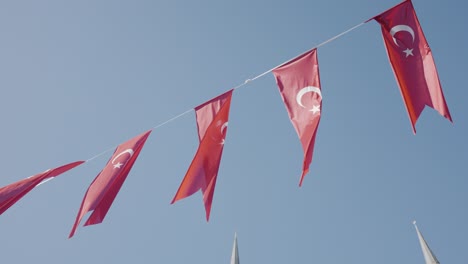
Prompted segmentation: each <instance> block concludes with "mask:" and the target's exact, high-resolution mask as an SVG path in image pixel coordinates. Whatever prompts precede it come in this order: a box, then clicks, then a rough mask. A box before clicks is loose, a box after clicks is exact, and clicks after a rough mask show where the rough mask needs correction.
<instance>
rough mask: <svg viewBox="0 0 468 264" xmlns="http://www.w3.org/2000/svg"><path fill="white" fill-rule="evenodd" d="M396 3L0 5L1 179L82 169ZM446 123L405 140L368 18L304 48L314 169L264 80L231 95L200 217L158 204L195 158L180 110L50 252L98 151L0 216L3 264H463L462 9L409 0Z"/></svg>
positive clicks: (191, 132) (426, 119)
mask: <svg viewBox="0 0 468 264" xmlns="http://www.w3.org/2000/svg"><path fill="white" fill-rule="evenodd" d="M397 3H399V1H398V0H392V1H390V0H385V1H375V0H374V1H370V0H356V1H345V0H317V1H295V0H292V1H276V0H274V1H263V0H260V1H246V0H238V1H203V0H202V1H89V0H86V1H9V2H4V3H3V4H2V5H1V8H0V33H1V41H0V72H1V78H0V87H1V91H2V96H1V97H0V119H1V120H2V130H1V132H0V143H1V145H2V148H3V151H1V152H0V159H1V160H2V175H1V177H0V185H1V186H3V185H7V184H9V183H11V182H14V181H17V180H20V179H23V178H26V177H28V176H30V175H33V174H36V173H38V172H41V171H44V170H45V169H48V168H51V167H56V166H60V165H63V164H65V163H68V162H71V161H75V160H80V159H88V158H91V157H93V156H94V155H96V154H99V153H101V152H102V151H104V150H107V149H109V148H111V149H112V148H113V147H115V146H117V145H118V144H120V143H122V142H124V141H126V140H127V139H130V138H132V137H133V136H136V135H137V134H139V133H141V132H143V131H145V130H147V129H150V128H151V127H154V126H155V125H157V124H159V123H162V122H164V121H166V120H168V119H170V118H171V117H174V116H176V115H178V114H180V113H182V112H184V111H186V110H188V109H190V108H192V107H195V106H196V105H198V104H201V103H203V102H204V101H206V100H209V99H211V98H213V97H215V96H217V95H219V94H220V93H222V92H224V91H227V90H228V89H230V88H232V87H234V86H236V85H238V84H240V83H242V82H243V81H244V80H245V79H247V78H252V77H254V76H256V75H258V74H260V73H262V72H264V71H266V70H268V69H270V68H272V67H274V66H276V65H278V64H280V63H282V62H284V61H286V60H288V59H290V58H292V57H294V56H296V55H298V54H300V53H302V52H304V51H306V50H308V49H310V48H312V47H313V46H315V45H317V44H319V43H321V42H323V41H325V40H326V39H328V38H330V37H332V36H334V35H336V34H338V33H340V32H342V31H344V30H346V29H348V28H350V27H352V26H354V25H356V24H358V23H360V22H362V21H364V20H367V19H368V18H371V17H373V16H374V15H377V14H379V13H380V12H382V11H384V10H386V9H388V8H390V7H392V6H394V5H395V4H397ZM413 4H414V6H415V9H416V12H417V14H418V17H419V20H420V22H421V25H422V28H423V30H424V33H425V35H426V38H427V40H428V42H429V44H430V45H431V48H432V51H433V55H434V58H435V61H436V65H437V68H438V70H439V76H440V79H441V83H442V87H443V90H444V93H445V97H446V100H447V104H448V107H449V109H450V111H451V114H452V117H453V119H454V124H453V125H452V124H451V123H450V122H448V121H447V120H446V119H444V118H443V117H441V116H439V114H438V113H437V112H436V111H434V110H432V109H430V108H426V110H425V111H424V112H423V114H422V115H421V117H420V119H419V121H418V123H417V125H416V129H417V135H416V136H415V135H413V133H412V131H411V126H410V122H409V120H408V117H407V114H406V110H405V108H404V105H403V102H402V99H401V96H400V92H399V90H398V87H397V84H396V82H395V79H394V76H393V72H392V70H391V68H390V65H389V62H388V58H387V55H386V52H385V48H384V44H383V40H382V36H381V33H380V27H379V25H378V24H377V23H376V22H375V21H372V22H370V23H368V24H366V25H364V26H362V27H360V28H358V29H356V30H355V31H353V32H351V33H349V34H348V35H345V36H344V37H342V38H340V39H337V40H335V41H334V42H331V43H329V44H328V45H325V46H323V47H321V48H320V49H319V50H318V59H319V66H320V73H321V83H322V94H323V107H322V120H321V124H320V127H319V129H318V135H317V142H316V145H315V152H314V161H313V163H312V165H311V167H310V173H309V174H308V175H307V176H306V178H305V180H304V184H303V186H302V187H301V188H299V187H298V182H299V176H300V173H301V164H302V148H301V145H300V142H299V139H298V138H297V135H296V133H295V131H294V129H293V127H292V125H291V123H290V121H289V119H288V115H287V113H286V110H285V107H284V105H283V102H282V101H281V98H280V95H279V92H278V88H277V86H276V84H275V81H274V77H273V75H272V74H268V75H266V76H264V77H263V78H261V79H258V80H256V81H254V82H252V83H250V84H248V85H247V86H244V87H243V88H241V89H239V90H236V91H235V92H234V95H233V99H232V105H231V114H230V120H229V129H228V133H227V140H226V144H225V148H224V154H223V160H222V163H221V167H220V171H219V175H218V183H217V187H216V191H215V195H214V202H213V208H212V212H211V219H210V222H209V223H207V222H206V220H205V212H204V208H203V203H202V198H201V195H200V193H197V194H195V195H193V196H192V197H190V198H187V199H185V200H182V201H180V202H178V203H176V204H175V205H170V204H169V203H170V201H171V200H172V198H173V196H174V194H175V192H176V191H177V188H178V187H179V184H180V182H181V180H182V178H183V176H184V174H185V172H186V170H187V168H188V166H189V164H190V162H191V160H192V158H193V155H194V153H195V151H196V149H197V146H198V137H197V131H196V123H195V118H194V113H189V114H187V115H185V116H183V117H181V118H179V119H177V120H175V121H174V122H171V123H169V124H167V125H165V126H163V127H161V128H159V129H157V130H155V131H153V133H152V134H151V136H150V138H149V139H148V141H147V143H146V145H145V147H144V148H143V151H142V152H141V154H140V157H139V159H138V160H137V162H136V163H135V166H134V168H133V170H132V171H131V173H130V174H129V176H128V178H127V180H126V182H125V184H124V185H123V187H122V189H121V191H120V193H119V195H118V196H117V198H116V200H115V201H114V204H113V206H112V207H111V209H110V211H109V213H108V215H107V217H106V219H105V220H104V222H103V223H102V224H100V225H96V226H90V227H80V228H79V229H78V231H77V233H76V235H75V237H73V238H72V239H67V236H68V233H69V231H70V229H71V227H72V225H73V222H74V220H75V217H76V214H77V211H78V209H79V206H80V203H81V200H82V198H83V196H84V194H85V192H86V189H87V188H88V186H89V184H90V183H91V181H92V180H93V179H94V177H95V176H96V175H97V173H98V172H99V171H100V170H101V169H102V167H103V166H104V164H105V163H106V162H107V159H108V158H109V157H110V155H111V153H108V154H106V155H102V156H100V157H99V158H97V159H95V160H93V161H92V162H89V163H86V164H84V165H82V166H80V167H77V168H76V169H74V170H72V171H70V172H68V173H66V174H64V175H62V176H60V177H59V178H56V179H55V180H53V181H50V182H48V183H47V184H44V185H41V186H39V187H38V188H37V189H34V190H33V191H32V192H31V193H29V194H28V195H27V196H25V197H24V198H23V199H22V200H21V201H19V202H18V203H17V204H15V205H14V206H13V207H11V208H10V209H9V210H8V211H6V212H5V213H4V214H3V215H1V216H0V234H1V238H0V245H1V248H2V249H1V254H2V262H4V263H35V262H38V263H49V264H54V263H60V264H62V263H70V264H73V263H172V264H178V263H180V264H182V263H213V264H214V263H229V259H230V254H231V249H232V242H233V237H234V232H236V231H237V233H238V242H239V254H240V259H241V263H243V264H247V263H272V264H279V263H352V264H354V263H356V264H357V263H359V264H363V263H369V264H374V263H380V264H387V263H388V264H390V263H421V264H422V263H424V259H423V256H422V253H421V250H420V247H419V243H418V240H417V236H416V233H415V230H414V228H413V226H412V224H411V222H412V221H413V220H414V219H416V220H417V221H418V226H419V228H420V230H421V231H422V233H423V235H424V236H425V238H426V240H427V242H428V243H429V245H430V247H431V248H432V249H433V251H434V252H435V254H436V255H437V257H438V258H439V260H440V261H441V263H447V264H448V263H464V262H466V256H465V255H466V246H467V242H466V237H467V236H468V225H467V223H468V212H467V208H466V201H467V200H468V192H467V187H468V179H467V176H468V174H467V172H468V170H467V166H466V164H467V160H468V159H467V158H468V143H467V135H468V119H467V117H466V115H467V113H468V104H467V103H466V100H467V99H468V92H467V89H466V62H467V61H468V55H467V52H466V47H468V39H467V33H466V25H467V24H468V23H467V18H466V9H467V5H466V3H464V2H463V1H458V2H456V3H455V2H450V3H448V2H444V1H422V0H414V1H413Z"/></svg>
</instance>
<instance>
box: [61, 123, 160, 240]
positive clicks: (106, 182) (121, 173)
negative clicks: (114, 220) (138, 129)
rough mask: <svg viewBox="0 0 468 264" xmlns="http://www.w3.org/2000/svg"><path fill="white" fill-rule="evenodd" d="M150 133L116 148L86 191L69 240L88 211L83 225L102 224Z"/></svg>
mask: <svg viewBox="0 0 468 264" xmlns="http://www.w3.org/2000/svg"><path fill="white" fill-rule="evenodd" d="M150 133H151V130H150V131H147V132H145V133H143V134H141V135H139V136H136V137H134V138H132V139H130V140H129V141H127V142H125V143H123V144H121V145H119V146H118V147H117V148H116V150H115V152H114V154H113V155H112V157H111V158H110V159H109V161H108V162H107V164H106V166H105V167H104V169H103V170H102V171H101V172H100V173H99V174H98V175H97V176H96V178H95V179H94V181H93V182H92V183H91V185H90V186H89V188H88V190H87V191H86V194H85V196H84V198H83V201H82V203H81V206H80V210H79V212H78V215H77V216H76V221H75V224H73V228H72V230H71V232H70V236H69V238H71V237H72V236H73V235H74V234H75V230H76V228H77V226H78V224H79V223H80V222H81V219H82V218H83V216H84V215H85V214H86V213H88V212H90V211H93V213H92V214H91V216H90V217H89V218H88V221H86V223H85V224H84V225H85V226H88V225H95V224H100V223H102V221H103V220H104V217H106V214H107V211H109V208H110V207H111V205H112V202H114V199H115V197H116V196H117V193H118V192H119V190H120V187H122V184H123V183H124V181H125V179H126V178H127V175H128V173H129V172H130V170H131V169H132V167H133V164H134V163H135V161H136V159H137V158H138V155H139V154H140V151H141V149H142V148H143V145H144V144H145V142H146V139H147V138H148V136H149V134H150Z"/></svg>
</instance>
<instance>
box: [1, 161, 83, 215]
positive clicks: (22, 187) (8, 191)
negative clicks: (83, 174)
mask: <svg viewBox="0 0 468 264" xmlns="http://www.w3.org/2000/svg"><path fill="white" fill-rule="evenodd" d="M82 163H84V161H76V162H72V163H69V164H66V165H63V166H61V167H57V168H55V169H49V170H46V171H45V172H42V173H39V174H36V175H34V176H31V177H28V178H26V179H23V180H21V181H17V182H15V183H12V184H10V185H7V186H4V187H2V188H0V215H1V214H3V212H5V211H6V210H7V209H8V208H10V207H11V206H12V205H13V204H15V203H16V202H17V201H18V200H19V199H21V198H22V197H23V196H25V195H26V194H27V193H28V192H29V191H31V190H32V189H33V188H34V187H36V186H37V185H39V184H41V183H42V182H44V181H46V180H51V179H52V178H54V177H56V176H58V175H60V174H62V173H64V172H66V171H68V170H71V169H73V168H75V167H76V166H78V165H80V164H82Z"/></svg>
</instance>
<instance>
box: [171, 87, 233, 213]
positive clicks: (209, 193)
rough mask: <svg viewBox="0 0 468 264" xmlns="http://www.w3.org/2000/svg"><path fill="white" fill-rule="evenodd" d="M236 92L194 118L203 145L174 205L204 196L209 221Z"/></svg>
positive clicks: (199, 108)
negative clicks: (189, 197)
mask: <svg viewBox="0 0 468 264" xmlns="http://www.w3.org/2000/svg"><path fill="white" fill-rule="evenodd" d="M232 92H233V90H230V91H228V92H226V93H224V94H222V95H220V96H218V97H216V98H213V99H211V100H210V101H208V102H206V103H204V104H202V105H200V106H197V107H196V108H195V114H196V118H197V126H198V138H199V141H200V145H199V146H198V150H197V153H196V154H195V157H194V158H193V160H192V163H191V164H190V167H189V168H188V170H187V173H186V174H185V177H184V179H183V180H182V183H181V184H180V186H179V189H178V190H177V193H176V195H175V196H174V199H173V200H172V202H171V204H173V203H175V202H176V201H178V200H180V199H183V198H186V197H188V196H190V195H192V194H194V193H195V192H197V191H198V190H201V191H202V193H203V203H204V204H205V212H206V220H207V221H209V219H210V211H211V204H212V201H213V194H214V190H215V185H216V179H217V177H218V169H219V164H220V162H221V156H222V154H223V147H224V140H225V138H226V132H227V125H228V120H229V109H230V107H231V97H232Z"/></svg>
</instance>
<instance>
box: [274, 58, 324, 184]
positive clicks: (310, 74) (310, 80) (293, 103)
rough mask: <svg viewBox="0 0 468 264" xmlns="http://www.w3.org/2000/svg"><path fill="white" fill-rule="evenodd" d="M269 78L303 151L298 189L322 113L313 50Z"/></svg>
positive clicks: (311, 151)
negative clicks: (274, 81)
mask: <svg viewBox="0 0 468 264" xmlns="http://www.w3.org/2000/svg"><path fill="white" fill-rule="evenodd" d="M273 74H274V75H275V78H276V83H277V84H278V87H279V90H280V94H281V97H282V98H283V101H284V104H285V105H286V110H288V114H289V118H290V119H291V122H292V124H293V126H294V128H295V129H296V132H297V134H298V136H299V138H300V140H301V143H302V149H303V150H304V163H303V166H302V175H301V180H300V182H299V186H301V185H302V181H303V180H304V176H305V175H306V174H307V173H308V172H309V165H310V163H311V162H312V156H313V152H314V144H315V136H316V135H317V128H318V125H319V122H320V115H321V109H322V92H321V88H320V76H319V67H318V60H317V49H313V50H311V51H309V52H306V53H304V54H303V55H301V56H299V57H297V58H295V59H294V60H292V61H290V62H287V63H286V64H283V65H282V66H280V67H278V68H276V69H274V70H273Z"/></svg>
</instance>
